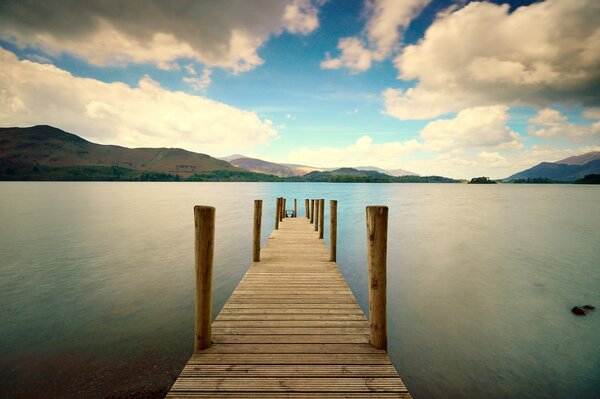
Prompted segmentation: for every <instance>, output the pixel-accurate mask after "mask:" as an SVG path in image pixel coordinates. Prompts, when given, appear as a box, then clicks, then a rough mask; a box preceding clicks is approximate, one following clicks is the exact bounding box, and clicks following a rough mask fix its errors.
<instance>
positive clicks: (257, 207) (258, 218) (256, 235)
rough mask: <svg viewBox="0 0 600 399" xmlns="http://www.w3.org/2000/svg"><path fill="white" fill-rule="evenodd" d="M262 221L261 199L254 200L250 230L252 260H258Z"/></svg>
mask: <svg viewBox="0 0 600 399" xmlns="http://www.w3.org/2000/svg"><path fill="white" fill-rule="evenodd" d="M261 222H262V200H254V229H253V231H252V260H253V261H254V262H259V261H260V227H261V226H260V224H261Z"/></svg>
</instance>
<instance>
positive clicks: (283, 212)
mask: <svg viewBox="0 0 600 399" xmlns="http://www.w3.org/2000/svg"><path fill="white" fill-rule="evenodd" d="M286 202H287V200H286V199H285V198H284V199H283V209H282V210H281V211H282V212H281V219H282V220H283V219H284V218H285V217H286V216H287V215H286V213H285V210H286V209H287V208H286Z"/></svg>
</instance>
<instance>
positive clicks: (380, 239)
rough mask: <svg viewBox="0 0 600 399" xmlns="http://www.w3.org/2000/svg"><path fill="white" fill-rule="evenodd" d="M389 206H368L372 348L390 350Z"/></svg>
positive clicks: (368, 260) (368, 261)
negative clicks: (388, 339) (388, 328)
mask: <svg viewBox="0 0 600 399" xmlns="http://www.w3.org/2000/svg"><path fill="white" fill-rule="evenodd" d="M387 229H388V207H387V206H368V207H367V263H368V267H369V319H370V322H371V323H370V324H371V337H370V341H371V345H373V346H374V347H375V348H377V349H385V350H387V323H386V263H387Z"/></svg>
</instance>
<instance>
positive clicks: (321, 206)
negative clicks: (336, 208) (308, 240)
mask: <svg viewBox="0 0 600 399" xmlns="http://www.w3.org/2000/svg"><path fill="white" fill-rule="evenodd" d="M324 231H325V199H323V198H321V199H320V200H319V238H321V239H322V238H323V234H324Z"/></svg>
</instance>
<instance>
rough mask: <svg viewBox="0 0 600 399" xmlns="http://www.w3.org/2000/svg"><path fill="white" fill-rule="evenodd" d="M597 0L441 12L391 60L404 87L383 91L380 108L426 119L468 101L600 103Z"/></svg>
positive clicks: (470, 104) (561, 0) (468, 104)
mask: <svg viewBox="0 0 600 399" xmlns="http://www.w3.org/2000/svg"><path fill="white" fill-rule="evenodd" d="M598 20H600V2H598V1H596V0H546V1H544V2H536V3H533V4H531V5H529V6H523V7H519V8H517V9H516V10H514V11H513V12H512V13H509V6H508V4H504V5H497V4H492V3H487V2H472V3H469V4H468V5H467V6H465V7H464V8H462V9H459V10H457V11H454V12H450V13H445V14H440V15H439V16H438V18H437V19H436V20H435V21H434V22H433V23H432V24H431V26H430V27H429V28H428V29H427V31H426V33H425V35H424V37H423V38H422V39H421V40H420V41H419V42H418V43H416V44H414V45H410V46H407V47H406V48H404V50H403V51H402V53H401V54H399V55H398V56H397V57H396V58H395V60H394V63H395V66H396V68H397V69H398V73H399V78H400V79H403V80H416V81H417V84H416V86H415V87H413V88H411V89H408V90H399V89H389V90H386V91H385V92H384V99H385V104H386V112H387V113H388V114H390V115H392V116H395V117H397V118H399V119H427V118H433V117H437V116H440V115H443V114H446V113H448V112H456V111H459V110H461V109H464V108H468V107H474V106H486V105H495V104H507V105H514V104H529V105H534V106H547V105H548V104H551V103H554V102H562V103H579V104H584V105H596V106H597V105H598V104H600V25H598Z"/></svg>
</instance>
